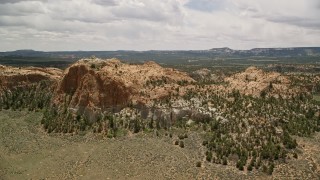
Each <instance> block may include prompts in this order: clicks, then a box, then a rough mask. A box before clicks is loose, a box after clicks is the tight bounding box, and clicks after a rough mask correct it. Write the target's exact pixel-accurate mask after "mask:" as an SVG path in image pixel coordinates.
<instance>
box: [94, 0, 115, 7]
mask: <svg viewBox="0 0 320 180" xmlns="http://www.w3.org/2000/svg"><path fill="white" fill-rule="evenodd" d="M91 2H92V3H95V4H99V5H101V6H115V5H117V4H118V3H117V1H115V0H92V1H91Z"/></svg>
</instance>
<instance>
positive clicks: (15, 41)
mask: <svg viewBox="0 0 320 180" xmlns="http://www.w3.org/2000/svg"><path fill="white" fill-rule="evenodd" d="M293 46H320V0H0V51H10V50H16V49H35V50H44V51H59V50H151V49H155V50H179V49H210V48H214V47H230V48H233V49H250V48H254V47H293Z"/></svg>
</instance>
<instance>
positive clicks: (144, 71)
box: [53, 59, 194, 114]
mask: <svg viewBox="0 0 320 180" xmlns="http://www.w3.org/2000/svg"><path fill="white" fill-rule="evenodd" d="M182 81H185V82H193V81H194V80H193V79H192V78H190V77H189V76H188V75H187V74H186V73H183V72H180V71H177V70H174V69H171V68H162V67H161V66H159V65H158V64H156V63H154V62H147V63H145V64H142V65H130V64H124V63H121V62H120V61H119V60H117V59H109V60H101V59H82V60H79V61H78V62H76V63H75V64H73V65H71V66H70V67H69V68H67V69H66V71H65V72H64V75H63V78H62V80H61V81H60V82H59V84H58V87H57V89H56V91H55V95H54V99H53V103H54V104H60V103H63V102H65V100H66V98H67V99H70V102H69V108H71V109H72V110H74V111H75V112H77V113H78V114H83V113H87V114H94V112H100V111H102V112H103V111H118V110H121V109H122V108H124V107H126V106H129V105H138V104H142V105H144V106H147V105H148V104H149V103H152V100H155V99H161V98H164V97H166V96H168V95H169V94H170V93H171V92H172V91H174V87H178V86H179V85H178V82H182ZM66 96H67V97H66Z"/></svg>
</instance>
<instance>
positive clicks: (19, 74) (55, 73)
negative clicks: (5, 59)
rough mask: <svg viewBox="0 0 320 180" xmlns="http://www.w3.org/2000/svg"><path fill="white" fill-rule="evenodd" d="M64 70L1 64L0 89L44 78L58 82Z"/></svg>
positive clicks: (21, 85) (31, 82)
mask: <svg viewBox="0 0 320 180" xmlns="http://www.w3.org/2000/svg"><path fill="white" fill-rule="evenodd" d="M61 75H62V71H61V70H60V69H56V68H36V67H26V68H16V67H10V66H2V65H0V89H12V88H14V87H23V86H26V85H30V84H33V83H38V82H40V81H43V80H47V81H52V82H56V81H58V80H59V79H60V77H61Z"/></svg>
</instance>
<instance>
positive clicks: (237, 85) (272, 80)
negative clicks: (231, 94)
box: [225, 67, 301, 97]
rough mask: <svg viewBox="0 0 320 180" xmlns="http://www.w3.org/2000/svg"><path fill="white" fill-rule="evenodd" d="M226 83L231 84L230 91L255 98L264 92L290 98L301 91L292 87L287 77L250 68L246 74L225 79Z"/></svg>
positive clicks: (242, 73) (241, 73) (238, 74)
mask: <svg viewBox="0 0 320 180" xmlns="http://www.w3.org/2000/svg"><path fill="white" fill-rule="evenodd" d="M225 81H226V82H228V83H229V89H236V90H239V92H240V93H242V94H245V95H253V96H255V97H259V96H260V95H261V94H262V92H267V93H269V94H270V95H273V96H278V95H279V94H281V95H282V97H286V96H287V97H289V96H290V95H292V94H296V93H298V92H299V91H301V90H299V89H296V88H292V87H290V84H291V82H290V80H289V78H288V77H287V76H284V75H281V74H280V73H277V72H265V71H263V70H262V69H258V68H256V67H249V68H247V69H246V70H245V71H244V72H240V73H237V74H234V75H232V76H230V77H227V78H225Z"/></svg>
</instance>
